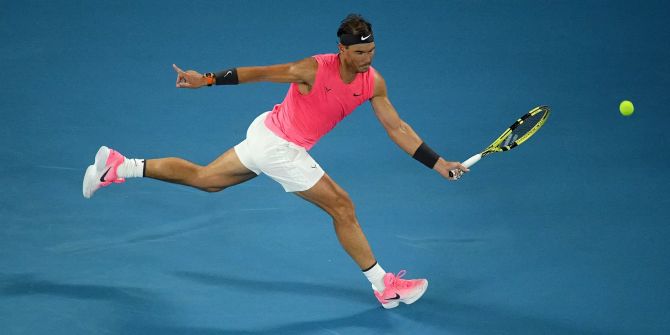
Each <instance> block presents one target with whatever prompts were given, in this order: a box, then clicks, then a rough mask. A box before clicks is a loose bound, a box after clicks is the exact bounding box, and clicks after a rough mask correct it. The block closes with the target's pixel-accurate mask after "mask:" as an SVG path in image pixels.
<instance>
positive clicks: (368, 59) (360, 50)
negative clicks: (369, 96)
mask: <svg viewBox="0 0 670 335" xmlns="http://www.w3.org/2000/svg"><path fill="white" fill-rule="evenodd" d="M342 54H343V55H344V57H345V59H346V61H347V63H349V65H350V66H351V67H352V68H354V69H356V72H365V71H367V70H368V69H369V68H370V65H371V64H372V58H373V57H374V56H375V43H374V42H372V43H365V44H354V45H350V46H349V47H348V48H347V47H343V48H342Z"/></svg>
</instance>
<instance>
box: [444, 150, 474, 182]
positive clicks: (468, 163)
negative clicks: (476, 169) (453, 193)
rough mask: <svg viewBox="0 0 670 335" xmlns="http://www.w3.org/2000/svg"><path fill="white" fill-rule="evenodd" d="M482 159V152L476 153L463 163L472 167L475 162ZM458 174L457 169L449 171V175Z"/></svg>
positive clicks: (467, 166)
mask: <svg viewBox="0 0 670 335" xmlns="http://www.w3.org/2000/svg"><path fill="white" fill-rule="evenodd" d="M480 159H482V154H476V155H474V156H472V157H470V158H468V159H467V160H465V162H463V163H461V164H462V165H463V166H465V167H466V168H468V169H469V168H470V167H471V166H473V165H475V163H477V162H479V160H480ZM455 175H456V170H451V171H449V177H453V176H455Z"/></svg>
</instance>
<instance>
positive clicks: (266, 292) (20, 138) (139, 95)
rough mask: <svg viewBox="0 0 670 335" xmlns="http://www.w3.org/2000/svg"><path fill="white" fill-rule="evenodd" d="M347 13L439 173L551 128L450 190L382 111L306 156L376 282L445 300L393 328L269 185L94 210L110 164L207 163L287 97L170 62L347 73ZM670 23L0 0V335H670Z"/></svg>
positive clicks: (334, 250) (595, 5) (281, 88)
mask: <svg viewBox="0 0 670 335" xmlns="http://www.w3.org/2000/svg"><path fill="white" fill-rule="evenodd" d="M351 12H356V13H361V14H363V15H364V16H365V17H366V18H367V19H369V20H370V21H371V22H372V24H373V29H374V31H375V43H376V48H377V49H376V56H375V60H374V63H373V66H374V67H375V68H376V69H377V70H378V71H379V72H380V73H381V74H383V76H384V78H385V79H386V82H387V86H388V89H389V94H390V99H391V101H392V102H393V104H394V106H395V107H396V109H397V110H398V112H399V113H400V115H401V116H402V117H403V119H404V120H405V121H407V122H408V123H409V124H411V125H412V127H413V128H414V129H415V130H416V131H417V133H418V134H419V135H420V136H421V137H422V138H423V139H424V140H426V142H428V143H430V144H431V146H432V147H433V148H434V149H436V151H438V152H439V153H441V154H442V155H444V156H445V158H448V159H450V160H459V161H462V160H465V159H466V158H468V157H470V156H471V155H473V154H475V153H477V152H479V151H480V150H482V149H483V148H484V147H486V146H487V145H488V144H489V143H490V142H491V141H492V140H494V139H495V138H496V137H497V136H498V135H499V133H500V132H501V131H503V130H504V129H505V127H507V126H509V125H510V123H511V122H513V121H514V120H515V119H516V118H517V117H519V116H521V115H523V114H524V113H526V112H528V111H529V110H530V109H532V108H533V107H535V106H538V105H549V106H551V107H552V115H551V116H550V118H549V120H548V122H547V124H546V125H545V126H544V127H543V128H542V129H541V130H540V131H539V132H538V134H537V135H535V136H534V137H533V138H532V139H531V140H529V141H528V142H527V143H525V144H524V145H523V146H521V147H519V148H518V149H515V150H513V151H512V152H509V153H504V154H496V155H492V156H491V157H490V158H486V159H484V160H482V161H481V162H480V163H479V164H477V165H476V166H474V167H473V169H472V172H471V173H469V174H467V175H465V176H464V177H463V178H462V179H461V180H459V181H458V182H449V181H447V180H444V179H442V178H441V177H440V176H439V175H438V174H436V173H434V172H432V171H430V170H428V169H427V168H425V167H423V166H422V165H421V164H419V163H417V162H416V161H414V160H413V159H411V157H409V156H408V155H406V154H405V153H404V152H402V150H400V149H399V148H397V147H396V146H395V144H394V143H393V142H392V141H391V140H389V138H388V137H387V135H386V133H385V131H384V129H383V128H382V126H381V125H380V124H379V122H378V121H377V119H376V118H375V116H374V113H373V112H372V109H371V107H370V106H369V104H364V105H363V106H362V107H361V108H359V109H357V110H356V111H355V112H354V113H353V114H352V115H351V116H349V117H348V118H347V119H345V120H344V121H343V122H342V123H340V124H339V125H338V127H337V128H336V129H335V130H334V131H333V132H331V133H330V134H328V135H327V136H325V137H324V138H323V139H322V140H321V141H320V142H319V143H318V144H317V145H316V146H315V147H314V149H313V150H311V151H310V153H311V155H312V156H313V157H314V158H315V159H316V160H317V161H318V162H319V163H320V164H321V166H323V168H324V169H325V170H326V172H327V173H328V174H329V175H330V176H331V177H332V178H333V179H334V180H335V181H337V182H338V183H339V184H340V185H341V186H342V187H343V188H344V189H345V190H347V192H348V193H349V194H350V195H351V197H352V199H353V200H354V203H355V204H356V209H357V215H358V218H359V220H360V222H361V225H362V227H363V230H364V231H365V233H366V235H367V237H368V239H369V241H370V244H371V246H372V248H373V251H374V253H375V255H376V257H377V259H378V260H379V262H380V263H381V264H382V265H383V267H384V268H385V269H386V270H387V271H392V272H398V271H400V270H402V269H406V270H407V272H408V274H407V276H408V277H412V278H418V277H425V278H427V279H428V280H429V281H430V287H429V289H428V291H427V292H426V294H425V295H424V296H423V298H422V299H421V300H419V301H418V302H417V303H415V304H413V305H411V306H407V305H401V306H400V307H399V308H396V309H393V310H384V309H382V308H381V306H380V305H379V303H378V302H377V300H376V299H375V297H374V296H373V294H372V291H371V290H370V284H369V283H368V281H367V280H366V279H365V277H364V276H363V275H362V274H361V273H360V270H359V269H358V268H357V266H356V264H355V263H354V262H352V260H351V259H350V258H349V257H348V256H347V254H346V253H345V252H344V251H343V250H342V248H341V247H340V245H339V243H338V241H337V238H336V236H335V234H334V232H333V227H332V224H331V219H330V217H328V216H327V215H326V214H325V213H324V212H322V211H321V210H319V209H318V208H317V207H315V206H313V205H312V204H309V203H308V202H305V201H304V200H302V199H300V198H299V197H297V196H295V195H292V194H287V193H285V192H284V191H283V189H282V188H281V186H280V185H278V184H277V183H275V182H274V181H272V180H270V179H269V178H267V177H265V176H261V177H259V178H255V179H253V180H251V181H249V182H247V183H244V184H241V185H238V186H235V187H232V188H230V189H227V190H225V191H223V192H220V193H213V194H210V193H205V192H201V191H198V190H196V189H192V188H187V187H184V186H177V185H171V184H167V183H161V182H158V181H155V180H150V179H133V180H128V181H127V182H126V183H125V184H122V185H113V186H110V187H108V188H105V189H102V190H100V191H98V193H96V195H95V197H94V198H92V199H90V200H87V199H84V198H83V197H82V191H81V187H82V177H83V174H84V171H85V169H86V167H87V166H88V165H89V164H92V160H93V156H94V154H95V152H96V150H97V149H98V147H99V146H101V145H107V146H110V147H112V148H114V149H118V150H119V151H121V152H122V153H123V154H125V155H127V156H128V157H137V158H158V157H170V156H177V157H182V158H185V159H188V160H190V161H193V162H196V163H199V164H206V163H208V162H210V161H211V160H213V159H215V158H216V157H218V156H219V155H220V154H222V153H223V152H224V151H226V150H227V149H229V148H230V147H232V146H233V145H235V144H237V143H238V142H239V141H240V140H242V139H244V136H245V132H246V129H247V127H248V125H249V123H250V122H251V121H252V120H253V119H254V118H255V117H256V116H257V115H259V114H261V113H262V112H264V111H267V110H270V109H271V108H272V106H274V104H276V103H279V102H281V100H282V99H283V98H284V95H285V93H286V90H287V88H288V85H285V84H270V83H261V84H249V85H239V86H225V87H221V86H218V87H211V88H203V89H199V90H184V89H176V88H175V78H176V75H175V73H174V71H173V70H172V64H173V63H176V64H177V65H179V66H180V67H182V68H183V69H185V70H186V69H195V70H198V71H200V72H209V71H218V70H221V69H224V68H228V67H233V66H251V65H268V64H276V63H286V62H291V61H295V60H298V59H301V58H304V57H308V56H310V55H314V54H319V53H329V52H337V38H336V35H335V33H336V30H337V26H338V25H339V23H340V21H341V20H342V19H343V18H344V17H345V16H346V15H347V14H349V13H351ZM669 16H670V5H669V4H668V3H667V2H664V1H641V2H633V1H526V0H523V1H423V2H419V3H414V2H407V1H366V2H362V1H332V2H304V1H125V0H124V1H37V0H30V1H1V2H0V40H1V41H2V43H1V47H0V48H1V50H2V52H1V53H0V69H1V70H2V74H3V76H2V80H1V81H0V113H1V115H2V122H1V123H0V143H1V144H2V145H0V160H1V164H0V183H1V185H2V192H0V227H1V228H2V229H0V333H2V334H8V335H14V334H58V335H60V334H68V335H71V334H162V335H164V334H195V335H209V334H382V333H383V334H473V335H475V334H515V335H518V334H668V333H669V332H670V317H669V315H670V293H669V287H670V286H669V285H668V278H670V263H669V261H668V260H669V259H670V247H668V240H669V239H670V225H669V224H668V223H669V222H670V197H669V196H668V193H667V191H668V186H670V177H669V176H668V168H669V166H670V165H669V164H670V159H669V158H670V155H669V154H668V148H669V147H670V140H669V137H668V136H667V130H666V124H668V123H669V121H670V116H669V115H670V114H669V113H670V111H669V110H668V106H669V105H670V95H669V94H668V92H670V62H668V59H670V47H669V45H670V44H668V41H670V26H668V24H667V18H668V17H669ZM622 100H631V101H632V102H633V103H634V104H635V113H634V114H633V115H632V116H630V117H624V116H622V115H621V114H619V110H618V108H619V103H620V102H621V101H622Z"/></svg>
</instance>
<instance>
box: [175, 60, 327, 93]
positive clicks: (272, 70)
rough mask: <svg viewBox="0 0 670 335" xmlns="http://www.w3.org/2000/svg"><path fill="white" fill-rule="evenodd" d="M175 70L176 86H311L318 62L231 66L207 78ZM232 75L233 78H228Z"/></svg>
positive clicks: (192, 72)
mask: <svg viewBox="0 0 670 335" xmlns="http://www.w3.org/2000/svg"><path fill="white" fill-rule="evenodd" d="M172 67H173V68H174V70H175V72H177V83H176V86H177V88H200V87H203V86H208V85H212V84H217V85H222V84H223V85H225V84H243V83H253V82H263V81H265V82H274V83H304V84H307V85H309V86H311V85H312V84H313V83H314V79H315V78H316V70H317V68H318V64H317V62H316V60H315V59H314V58H313V57H308V58H305V59H302V60H299V61H297V62H293V63H286V64H277V65H269V66H247V67H238V68H231V69H228V70H223V71H220V72H218V73H216V74H215V75H214V76H213V77H210V78H208V77H207V76H205V75H204V74H202V73H199V72H197V71H194V70H188V71H184V70H182V69H180V68H179V67H178V66H177V65H174V64H173V65H172ZM232 77H234V80H231V79H230V78H232Z"/></svg>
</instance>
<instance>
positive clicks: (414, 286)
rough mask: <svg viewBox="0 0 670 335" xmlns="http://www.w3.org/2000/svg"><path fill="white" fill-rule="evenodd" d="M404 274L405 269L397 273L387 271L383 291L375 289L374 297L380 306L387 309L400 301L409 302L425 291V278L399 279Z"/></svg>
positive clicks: (417, 298)
mask: <svg viewBox="0 0 670 335" xmlns="http://www.w3.org/2000/svg"><path fill="white" fill-rule="evenodd" d="M404 275H405V270H402V271H400V272H398V274H397V275H394V274H393V273H387V274H386V275H384V286H386V288H385V289H384V292H377V291H375V297H377V300H379V302H380V303H381V304H382V307H384V308H386V309H389V308H395V307H398V305H399V304H400V303H401V302H402V303H404V304H407V305H409V304H411V303H413V302H415V301H417V300H419V298H421V296H422V295H423V294H424V293H425V292H426V289H428V280H426V279H411V280H405V279H401V278H402V277H403V276H404Z"/></svg>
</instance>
